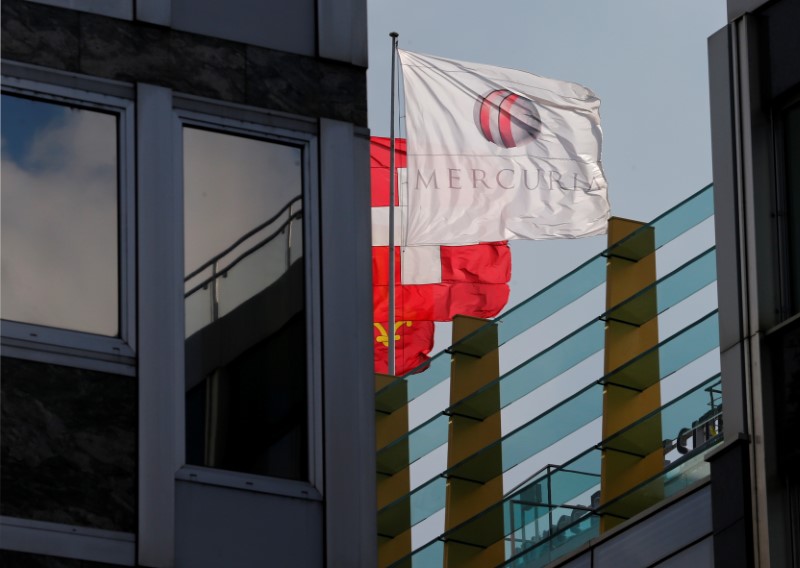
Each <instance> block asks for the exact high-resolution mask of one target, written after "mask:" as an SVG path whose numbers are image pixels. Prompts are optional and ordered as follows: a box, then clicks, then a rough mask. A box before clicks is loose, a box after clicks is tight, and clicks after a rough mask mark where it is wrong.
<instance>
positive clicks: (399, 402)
mask: <svg viewBox="0 0 800 568" xmlns="http://www.w3.org/2000/svg"><path fill="white" fill-rule="evenodd" d="M711 215H713V191H712V186H710V185H709V186H707V187H705V188H703V189H702V190H700V191H699V192H697V193H696V194H694V195H693V196H691V197H689V198H688V199H686V200H685V201H683V202H682V203H680V204H678V205H676V206H675V207H673V208H672V209H670V210H669V211H667V212H666V213H664V214H662V215H661V216H659V217H657V218H656V219H655V220H654V221H652V222H651V223H649V224H647V225H645V226H643V227H642V228H640V229H638V230H637V231H634V232H633V233H632V234H631V235H629V236H628V237H626V238H625V239H623V240H622V241H620V242H619V243H617V244H616V245H615V246H613V247H611V248H609V249H608V250H606V251H604V252H603V253H601V254H599V255H597V256H595V257H593V258H591V259H590V260H588V261H587V262H585V263H584V264H582V265H581V266H579V267H578V268H576V269H575V270H573V271H572V272H570V273H569V274H567V275H565V276H564V277H562V278H560V279H559V280H557V281H556V282H554V283H552V284H551V285H550V286H548V287H546V288H544V289H543V290H541V291H540V292H538V293H537V294H535V295H533V296H532V297H531V298H529V299H528V300H526V301H525V302H522V303H520V304H518V305H517V306H515V307H513V308H512V309H510V310H509V311H507V312H505V313H503V314H501V315H500V316H499V317H497V318H496V319H495V320H493V321H491V322H489V323H488V324H487V325H486V326H484V327H483V328H481V329H478V330H476V331H475V332H473V333H471V334H470V335H468V336H467V337H465V338H463V339H462V340H461V341H459V342H457V343H455V344H454V345H453V346H451V347H450V348H449V349H448V350H447V352H443V353H440V354H438V355H437V356H435V357H434V358H432V360H431V361H430V362H429V363H428V365H429V366H428V368H427V369H424V367H423V366H421V367H420V368H418V369H415V370H412V371H411V372H410V373H408V374H406V375H404V376H402V377H399V378H397V379H396V380H394V381H393V382H392V383H390V384H389V385H387V386H385V387H384V388H382V389H381V390H380V391H378V393H377V394H376V407H377V408H378V409H379V410H380V411H382V412H393V411H394V410H397V409H398V408H400V407H402V406H404V405H405V404H407V403H408V402H409V401H411V400H414V399H415V398H417V397H419V396H420V395H422V394H424V393H425V392H427V391H428V390H430V389H432V388H433V387H435V386H436V385H438V384H440V383H441V382H443V381H444V380H446V379H447V378H449V376H450V357H449V353H453V352H458V353H467V354H472V355H483V354H485V353H487V352H488V351H490V350H493V349H497V348H499V347H500V346H502V345H504V344H506V343H507V342H509V341H511V340H512V339H514V338H516V337H517V336H519V335H520V334H522V333H524V332H525V331H527V330H529V329H531V328H532V327H534V326H535V325H537V324H538V323H541V322H542V321H544V320H545V319H546V318H548V317H549V316H551V315H553V314H555V313H556V312H558V311H559V310H561V309H563V308H564V307H566V306H568V305H569V304H571V303H572V302H574V301H575V300H577V299H578V298H580V297H582V296H583V295H585V294H586V293H588V292H589V291H591V290H593V289H595V288H596V287H597V286H599V285H601V284H603V282H604V281H605V271H606V257H608V256H621V257H624V258H630V259H637V258H641V257H642V255H644V254H645V252H646V250H647V249H646V248H645V244H647V246H648V247H650V249H649V250H650V251H651V252H652V246H653V245H652V244H653V237H652V235H653V234H654V235H655V236H654V240H655V247H656V249H658V248H660V247H662V246H664V245H666V244H667V243H669V242H671V241H672V240H673V239H675V238H676V237H678V236H680V235H681V234H683V233H684V232H686V231H687V230H689V229H691V228H692V227H694V226H696V225H698V224H700V223H701V222H702V221H704V220H705V219H707V218H709V217H710V216H711ZM495 329H496V339H495ZM423 369H424V370H423Z"/></svg>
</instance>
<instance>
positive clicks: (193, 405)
mask: <svg viewBox="0 0 800 568" xmlns="http://www.w3.org/2000/svg"><path fill="white" fill-rule="evenodd" d="M183 142H184V231H185V255H184V256H185V270H186V285H185V296H186V302H185V305H186V328H185V329H186V389H187V407H186V408H187V410H186V414H187V426H186V430H187V462H188V463H190V464H195V465H204V466H208V467H216V468H221V469H228V470H233V471H242V472H248V473H259V474H264V475H271V476H276V477H286V478H292V479H308V432H307V422H308V396H307V384H306V381H307V379H306V323H305V297H304V294H305V292H304V289H305V276H304V267H303V262H302V258H303V251H302V242H303V241H302V232H303V225H302V199H301V196H302V188H303V170H302V150H301V149H300V148H297V147H293V146H287V145H283V144H276V143H272V142H267V141H264V140H256V139H253V138H245V137H241V136H234V135H231V134H225V133H221V132H212V131H208V130H200V129H197V128H189V127H187V128H184V130H183Z"/></svg>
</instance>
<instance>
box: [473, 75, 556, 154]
mask: <svg viewBox="0 0 800 568" xmlns="http://www.w3.org/2000/svg"><path fill="white" fill-rule="evenodd" d="M475 124H476V126H477V127H478V130H480V132H481V134H483V137H484V138H486V140H488V141H489V142H492V143H494V144H497V145H498V146H501V147H503V148H515V147H517V146H524V145H526V144H530V143H531V142H533V141H534V140H535V139H536V138H537V137H538V136H539V133H540V132H541V125H542V121H541V119H540V118H539V112H538V111H537V110H536V106H535V105H534V104H533V101H531V100H530V99H527V98H525V97H522V96H520V95H518V94H516V93H512V92H511V91H509V90H507V89H495V90H493V91H491V92H489V93H488V94H486V95H484V96H482V97H480V98H479V99H478V100H477V101H476V103H475Z"/></svg>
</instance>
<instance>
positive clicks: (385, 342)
mask: <svg viewBox="0 0 800 568" xmlns="http://www.w3.org/2000/svg"><path fill="white" fill-rule="evenodd" d="M412 323H413V322H410V321H398V322H395V324H394V332H395V335H394V340H395V341H397V340H398V339H400V334H398V333H397V331H398V330H399V329H400V328H401V327H403V325H404V324H405V326H406V327H411V325H412ZM372 325H374V326H375V327H376V328H378V331H379V332H380V335H378V337H376V338H375V341H377V342H378V343H383V346H384V347H389V334H388V333H386V328H385V327H383V325H381V324H379V323H377V322H375V323H373V324H372Z"/></svg>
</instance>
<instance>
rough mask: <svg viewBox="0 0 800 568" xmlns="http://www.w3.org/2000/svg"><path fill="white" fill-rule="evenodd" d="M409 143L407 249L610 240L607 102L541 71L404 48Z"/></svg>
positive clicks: (402, 61)
mask: <svg viewBox="0 0 800 568" xmlns="http://www.w3.org/2000/svg"><path fill="white" fill-rule="evenodd" d="M400 60H401V63H402V69H403V80H404V85H405V99H406V131H407V139H408V194H407V195H406V196H405V197H406V203H407V205H408V209H407V216H408V217H407V222H406V234H405V236H404V241H405V242H404V244H407V245H421V244H428V245H432V244H438V245H453V244H468V243H478V242H489V241H502V240H507V239H556V238H570V237H585V236H591V235H599V234H603V233H605V232H606V227H607V223H608V216H609V205H608V191H607V184H606V180H605V177H604V175H603V170H602V167H601V163H600V146H601V141H602V133H601V130H600V115H599V107H600V99H598V98H597V96H596V95H595V94H594V93H593V92H592V91H591V90H589V89H587V88H586V87H583V86H581V85H578V84H576V83H568V82H564V81H556V80H553V79H547V78H544V77H539V76H536V75H533V74H530V73H525V72H522V71H516V70H513V69H504V68H502V67H493V66H490V65H481V64H477V63H465V62H463V61H453V60H450V59H443V58H441V57H435V56H431V55H421V54H418V53H411V52H408V51H403V50H400Z"/></svg>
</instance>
